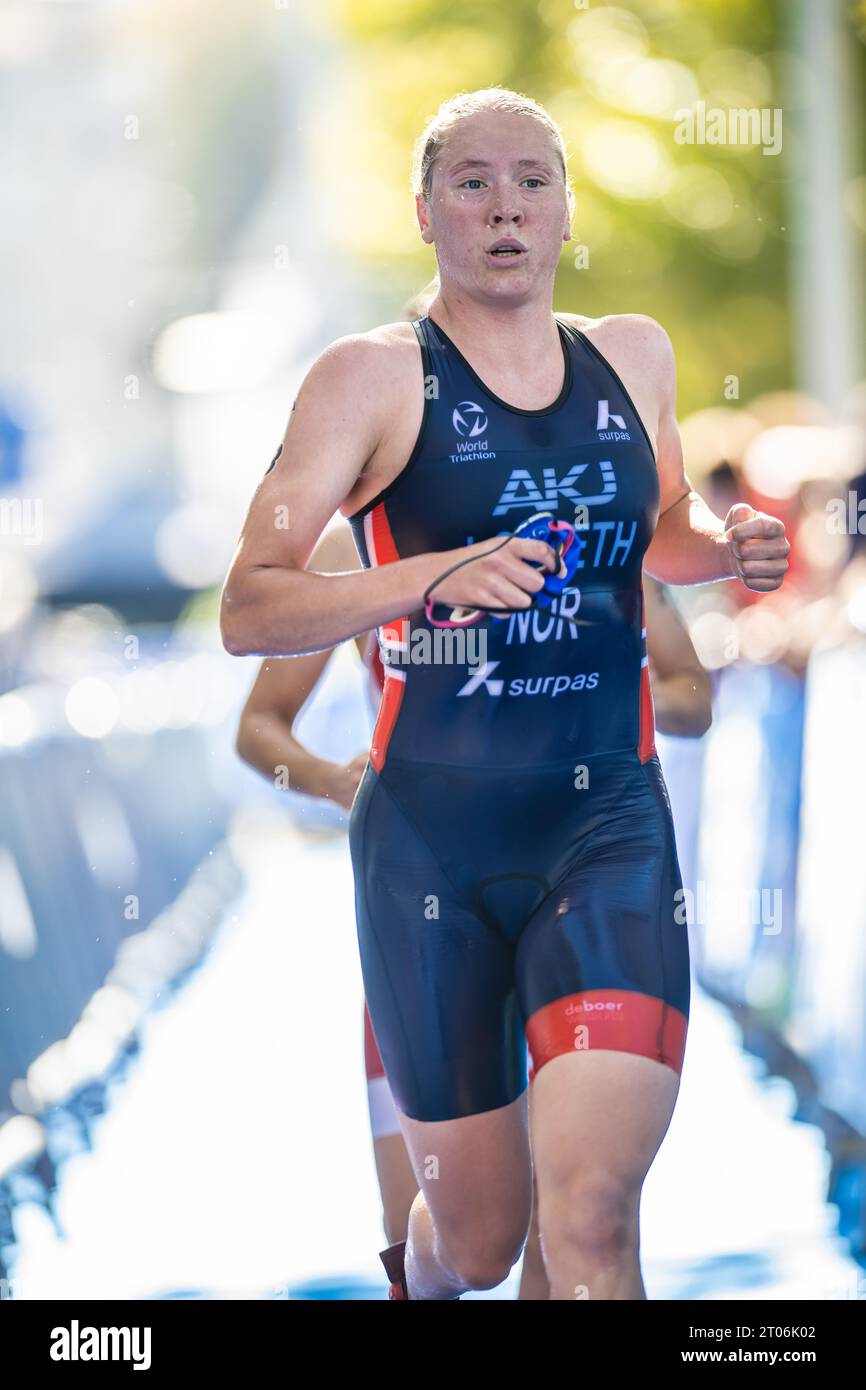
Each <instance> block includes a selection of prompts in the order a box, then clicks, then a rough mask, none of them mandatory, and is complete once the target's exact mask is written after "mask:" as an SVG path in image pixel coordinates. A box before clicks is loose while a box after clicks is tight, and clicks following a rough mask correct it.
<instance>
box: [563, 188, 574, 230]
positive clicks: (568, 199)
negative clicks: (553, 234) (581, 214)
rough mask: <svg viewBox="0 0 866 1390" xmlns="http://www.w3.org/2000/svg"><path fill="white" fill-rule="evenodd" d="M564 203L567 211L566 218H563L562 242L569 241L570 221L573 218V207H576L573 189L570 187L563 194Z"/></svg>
mask: <svg viewBox="0 0 866 1390" xmlns="http://www.w3.org/2000/svg"><path fill="white" fill-rule="evenodd" d="M565 203H566V209H567V211H566V216H565V230H564V231H563V234H562V240H563V241H571V238H572V230H571V224H572V220H573V218H574V210H575V207H576V206H577V199H576V198H575V196H574V189H573V188H572V187H571V186H569V188H568V189H567V190H566V194H565Z"/></svg>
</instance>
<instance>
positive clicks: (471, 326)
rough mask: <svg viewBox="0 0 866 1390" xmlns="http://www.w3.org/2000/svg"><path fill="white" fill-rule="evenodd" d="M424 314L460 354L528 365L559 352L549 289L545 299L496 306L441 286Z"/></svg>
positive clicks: (551, 294) (557, 334)
mask: <svg viewBox="0 0 866 1390" xmlns="http://www.w3.org/2000/svg"><path fill="white" fill-rule="evenodd" d="M427 312H428V314H429V316H430V318H432V319H433V321H434V323H437V324H439V325H440V326H441V327H442V328H444V330H445V332H446V333H447V334H448V336H449V338H453V340H454V342H455V343H457V346H458V347H459V348H460V349H461V351H463V350H464V348H466V347H468V348H470V349H474V348H478V349H480V350H481V353H482V354H483V355H484V356H485V357H489V358H496V357H498V356H501V357H503V358H504V359H506V360H507V361H509V362H511V363H514V362H521V361H526V362H527V363H532V364H537V363H538V362H540V361H541V360H542V359H543V355H544V354H545V353H549V352H551V351H552V350H555V351H556V352H558V351H559V330H558V329H557V326H556V320H555V319H554V317H553V287H552V286H551V292H550V297H549V298H548V299H546V300H538V299H532V300H527V301H526V302H525V303H522V304H514V303H512V304H499V303H495V302H494V303H490V302H480V301H479V300H477V299H471V298H470V297H469V296H468V295H467V294H466V293H465V292H464V291H462V290H459V289H449V288H448V287H447V286H444V285H443V286H442V287H441V288H440V290H439V293H438V294H437V296H436V298H435V299H434V300H433V301H432V303H431V304H430V307H429V309H428V310H427Z"/></svg>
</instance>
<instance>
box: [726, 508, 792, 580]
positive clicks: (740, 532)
mask: <svg viewBox="0 0 866 1390" xmlns="http://www.w3.org/2000/svg"><path fill="white" fill-rule="evenodd" d="M725 544H726V545H727V547H728V556H729V558H730V563H731V573H732V574H733V575H735V576H736V578H737V579H742V581H743V583H744V584H745V586H746V588H747V589H754V590H755V591H756V592H757V593H768V592H769V591H770V590H771V589H778V588H779V586H780V585H781V583H782V580H783V579H784V577H785V571H786V570H787V568H788V560H787V555H788V551H789V550H790V549H791V546H790V544H789V542H788V540H787V539H786V537H785V528H784V526H783V525H782V523H781V521H779V519H778V517H775V516H768V515H767V513H766V512H756V511H755V509H754V507H750V506H749V504H748V502H735V503H734V505H733V507H731V510H730V511H729V512H728V515H727V516H726V517H725Z"/></svg>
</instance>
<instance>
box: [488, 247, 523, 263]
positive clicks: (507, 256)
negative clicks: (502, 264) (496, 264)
mask: <svg viewBox="0 0 866 1390" xmlns="http://www.w3.org/2000/svg"><path fill="white" fill-rule="evenodd" d="M485 254H486V255H487V256H488V257H489V258H490V260H492V261H520V260H522V259H523V257H524V256H525V255H526V252H525V251H520V250H519V249H518V248H517V247H516V246H500V247H497V249H496V250H495V251H487V252H486V253H485Z"/></svg>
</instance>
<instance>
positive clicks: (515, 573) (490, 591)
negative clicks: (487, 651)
mask: <svg viewBox="0 0 866 1390" xmlns="http://www.w3.org/2000/svg"><path fill="white" fill-rule="evenodd" d="M503 539H504V538H503V537H502V536H496V537H494V538H493V539H490V540H486V541H476V542H475V544H474V545H464V546H461V547H460V548H459V549H457V550H450V551H447V552H446V553H445V554H442V553H440V554H439V555H438V556H437V557H436V558H437V561H439V560H441V561H442V562H443V563H442V566H441V569H439V570H438V571H437V573H439V574H441V573H442V571H443V570H447V569H450V568H451V566H452V565H456V564H458V563H459V562H460V561H461V560H467V559H469V558H470V556H471V557H478V558H473V560H472V564H470V565H462V566H461V568H460V569H458V570H455V572H454V573H453V574H449V575H448V578H447V579H443V580H442V582H441V583H440V584H437V585H436V586H435V588H434V589H433V590H432V593H431V595H430V597H431V598H432V599H433V600H434V601H435V602H436V603H441V604H444V605H446V606H450V607H453V608H458V607H461V608H482V609H491V608H529V606H530V605H531V603H532V600H533V598H534V597H535V595H536V594H537V593H538V592H539V590H541V589H543V588H544V582H545V580H544V573H543V572H542V570H541V569H534V568H533V566H532V565H531V564H527V563H526V561H527V560H533V561H536V562H538V563H540V564H541V565H542V567H543V570H545V571H547V572H549V573H550V574H554V573H560V572H561V571H560V569H559V567H558V566H557V560H556V552H555V551H554V550H553V548H552V547H551V546H549V545H548V544H547V542H546V541H533V540H526V539H525V538H524V537H522V536H513V537H512V538H511V540H509V541H508V542H507V544H504V543H503Z"/></svg>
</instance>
